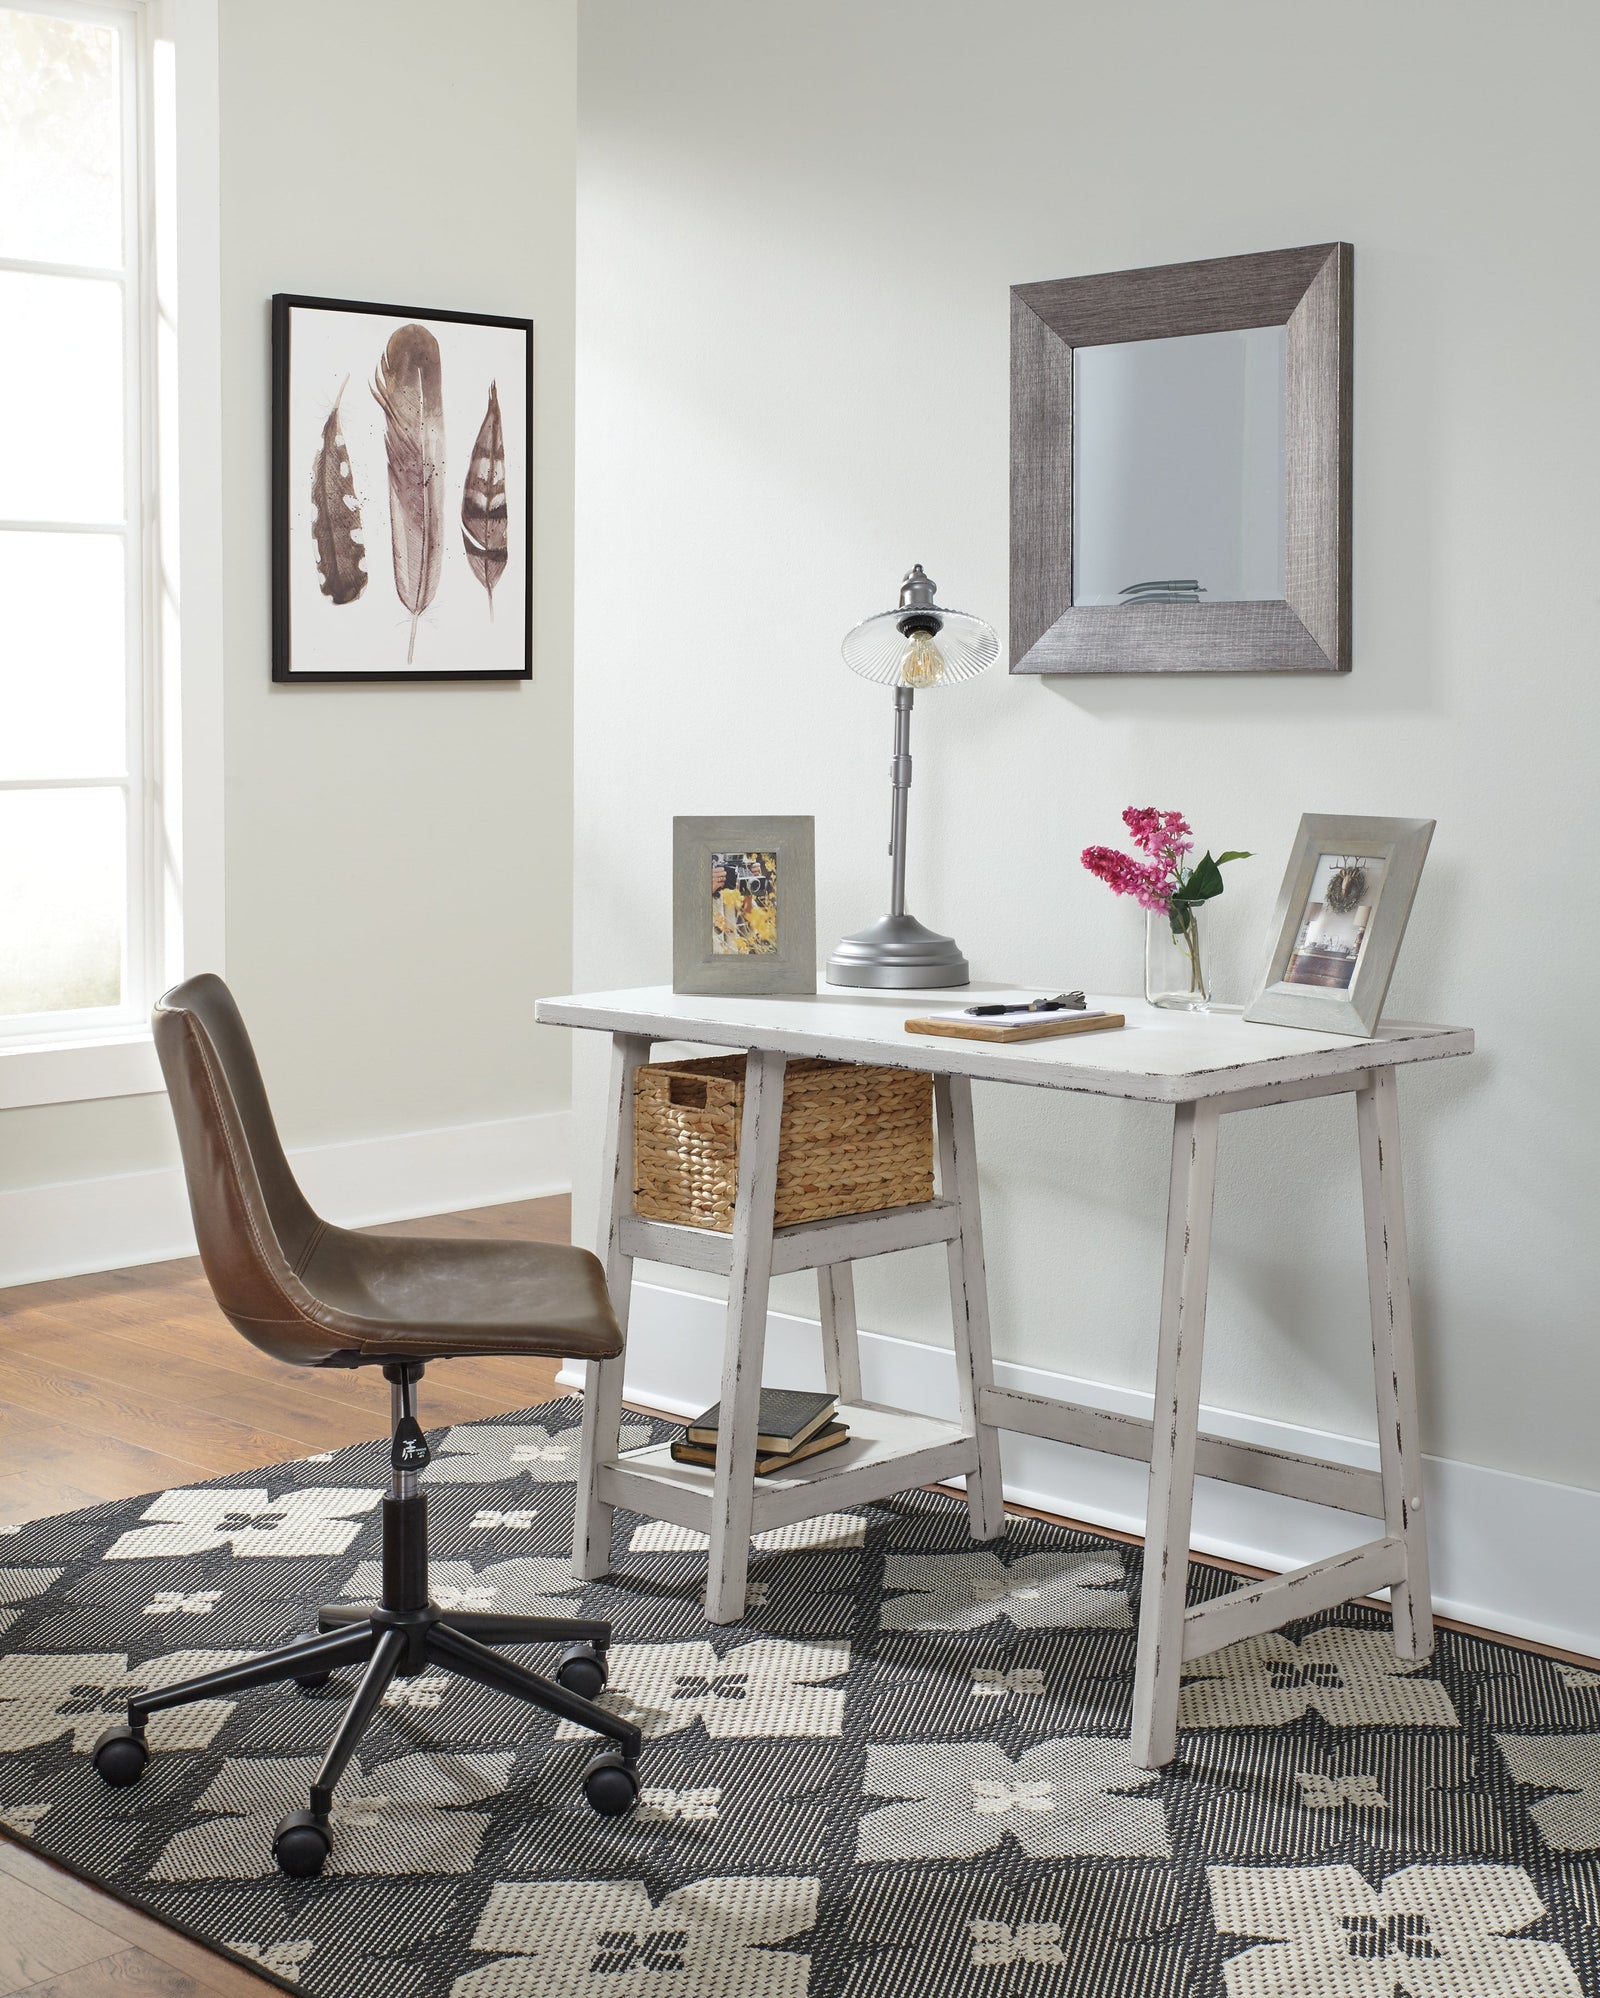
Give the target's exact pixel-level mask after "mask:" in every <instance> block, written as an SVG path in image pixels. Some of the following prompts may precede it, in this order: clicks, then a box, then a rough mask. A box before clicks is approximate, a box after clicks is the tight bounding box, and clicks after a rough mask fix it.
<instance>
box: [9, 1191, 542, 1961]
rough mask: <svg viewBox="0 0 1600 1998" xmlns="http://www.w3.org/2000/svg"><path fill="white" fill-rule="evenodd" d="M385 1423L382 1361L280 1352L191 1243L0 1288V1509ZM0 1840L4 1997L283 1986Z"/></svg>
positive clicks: (514, 1212) (491, 1408)
mask: <svg viewBox="0 0 1600 1998" xmlns="http://www.w3.org/2000/svg"><path fill="white" fill-rule="evenodd" d="M568 1228H569V1221H568V1203H567V1201H566V1199H565V1198H559V1199H554V1200H528V1201H519V1202H517V1203H515V1204H514V1205H512V1206H508V1207H489V1208H480V1209H477V1210H476V1211H474V1212H472V1213H469V1214H447V1215H442V1216H439V1217H437V1218H434V1219H429V1220H423V1221H402V1222H396V1223H395V1224H394V1225H393V1226H392V1227H391V1228H388V1229H386V1230H384V1232H385V1233H388V1234H395V1235H457V1236H471V1235H481V1236H485V1237H487V1236H492V1235H502V1236H503V1235H512V1236H518V1237H522V1238H524V1239H527V1240H532V1241H539V1242H565V1241H566V1240H568V1239H569V1237H568ZM557 1365H558V1362H556V1361H554V1360H451V1361H449V1362H448V1363H442V1364H440V1365H439V1366H437V1367H435V1368H433V1369H432V1370H431V1371H430V1372H429V1374H428V1377H427V1379H426V1380H425V1381H424V1382H423V1388H422V1419H423V1421H424V1422H426V1423H429V1424H433V1423H440V1422H472V1421H475V1420H477V1419H478V1418H479V1417H481V1416H485V1415H503V1414H504V1413H505V1412H506V1411H507V1410H508V1409H513V1408H526V1407H528V1406H529V1404H530V1403H533V1402H538V1401H548V1400H550V1399H551V1398H552V1396H554V1395H558V1394H560V1393H561V1392H562V1390H561V1389H560V1388H558V1387H557V1385H556V1378H555V1376H556V1369H557ZM388 1426H389V1390H388V1387H387V1386H386V1384H385V1383H384V1381H383V1380H382V1379H381V1378H379V1377H378V1375H377V1374H376V1372H375V1371H361V1372H340V1373H319V1372H317V1371H316V1370H315V1369H312V1368H291V1367H286V1366H284V1365H283V1364H282V1362H281V1361H278V1360H272V1359H269V1358H268V1357H267V1355H266V1354H265V1353H259V1352H257V1351H256V1349H255V1347H254V1346H252V1345H250V1344H249V1343H248V1342H247V1341H246V1340H244V1339H241V1338H240V1336H239V1334H238V1333H237V1332H235V1331H234V1329H233V1327H232V1326H231V1325H229V1324H228V1322H227V1320H226V1319H225V1318H224V1317H223V1316H222V1314H221V1312H220V1311H218V1309H217V1307H216V1305H215V1304H214V1303H213V1302H212V1298H211V1292H210V1290H209V1288H208V1287H207V1285H206V1280H205V1277H204V1275H203V1274H202V1272H201V1269H200V1262H199V1258H198V1257H193V1256H191V1257H188V1258H186V1259H185V1260H184V1261H182V1262H175V1263H152V1264H149V1265H147V1266H146V1267H144V1268H142V1269H134V1270H112V1271H108V1272H107V1273H105V1274H104V1275H100V1276H85V1277H68V1278H64V1279H63V1280H61V1281H60V1282H57V1283H38V1284H28V1285H25V1286H19V1287H17V1288H14V1289H11V1290H0V1466H3V1468H0V1522H4V1521H8V1520H18V1521H20V1520H27V1519H40V1518H42V1517H44V1515H45V1514H47V1513H52V1512H73V1511H76V1510H77V1509H78V1508H79V1507H80V1506H86V1505H97V1504H99V1503H100V1502H101V1501H102V1500H104V1499H117V1498H134V1497H137V1496H138V1494H139V1493H141V1492H148V1491H159V1490H161V1489H163V1488H164V1487H167V1486H171V1485H186V1484H194V1483H197V1482H199V1481H200V1480H202V1479H205V1478H214V1477H218V1476H220V1475H221V1474H222V1473H223V1472H224V1471H243V1470H251V1469H254V1468H255V1467H256V1466H257V1465H261V1464H273V1463H281V1462H282V1461H284V1460H285V1459H286V1458H289V1457H308V1456H310V1455H312V1454H313V1452H315V1451H318V1450H337V1449H340V1448H342V1447H343V1445H345V1444H346V1443H359V1442H360V1441H361V1440H362V1439H363V1438H364V1437H368V1436H381V1435H383V1434H384V1433H385V1432H386V1431H387V1429H388ZM276 1988H277V1987H276V1986H274V1985H269V1984H268V1983H267V1981H266V1980H265V1979H264V1978H260V1977H256V1976H253V1975H252V1974H251V1973H250V1972H249V1971H248V1970H245V1969H243V1968H242V1967H240V1966H238V1965H236V1964H232V1963H229V1962H227V1961H225V1960H224V1959H223V1958H221V1957H219V1956H214V1955H213V1954H212V1953H211V1951H210V1950H207V1949H202V1948H201V1947H200V1945H199V1944H198V1943H191V1942H189V1941H187V1940H186V1939H185V1938H184V1937H183V1936H180V1935H176V1934H174V1932H173V1931H172V1930H171V1929H167V1928H163V1927H162V1926H161V1924H160V1923H159V1922H155V1921H152V1920H150V1918H149V1917H148V1916H145V1915H141V1914H138V1913H136V1912H135V1911H134V1910H133V1909H131V1908H129V1907H127V1906H125V1905H124V1904H123V1903H122V1902H120V1901H118V1900H115V1899H114V1898H113V1897H112V1896H111V1895H109V1894H103V1893H101V1892H100V1890H99V1889H98V1888H95V1887H90V1886H86V1885H85V1884H84V1883H83V1882H82V1881H80V1880H77V1879H75V1878H74V1877H73V1876H72V1875H71V1874H70V1873H66V1872H63V1871H62V1869H61V1868H60V1867H57V1866H52V1865H51V1864H50V1863H49V1862H48V1861H47V1860H44V1859H41V1858H39V1857H38V1856H37V1855H36V1854H34V1853H31V1852H28V1851H26V1850H25V1849H24V1848H23V1847H21V1846H19V1845H15V1844H12V1843H10V1842H9V1841H7V1840H5V1839H0V1998H15V1994H19V1993H23V1992H26V1993H27V1994H28V1998H214V1994H228V1998H239V1994H250V1998H259V1994H260V1993H261V1992H263V1991H268V1990H275V1989H276Z"/></svg>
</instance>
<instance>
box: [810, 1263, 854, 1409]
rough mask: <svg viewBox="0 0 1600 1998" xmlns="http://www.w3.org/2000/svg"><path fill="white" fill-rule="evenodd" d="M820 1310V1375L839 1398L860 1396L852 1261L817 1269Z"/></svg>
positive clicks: (851, 1399)
mask: <svg viewBox="0 0 1600 1998" xmlns="http://www.w3.org/2000/svg"><path fill="white" fill-rule="evenodd" d="M817 1304H818V1308H819V1309H820V1310H821V1313H822V1378H823V1382H824V1384H825V1385H826V1387H827V1390H828V1392H829V1394H833V1395H837V1396H838V1397H839V1399H840V1401H843V1402H852V1401H859V1400H860V1399H861V1341H860V1338H859V1337H858V1335H857V1330H856V1273H855V1266H854V1265H853V1264H851V1263H824V1264H823V1265H822V1266H821V1267H820V1268H819V1269H818V1271H817Z"/></svg>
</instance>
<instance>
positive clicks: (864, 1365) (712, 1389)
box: [559, 1283, 1600, 1656]
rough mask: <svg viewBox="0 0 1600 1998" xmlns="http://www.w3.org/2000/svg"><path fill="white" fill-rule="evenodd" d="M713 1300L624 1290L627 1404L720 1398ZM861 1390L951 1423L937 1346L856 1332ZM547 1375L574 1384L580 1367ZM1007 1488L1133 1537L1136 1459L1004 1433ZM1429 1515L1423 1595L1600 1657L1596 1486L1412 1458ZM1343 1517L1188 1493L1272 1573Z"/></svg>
mask: <svg viewBox="0 0 1600 1998" xmlns="http://www.w3.org/2000/svg"><path fill="white" fill-rule="evenodd" d="M723 1317H724V1314H723V1306H722V1304H721V1302H720V1301H719V1300H718V1299H716V1298H714V1297H707V1296H704V1295H701V1294H699V1293H695V1292H689V1291H681V1290H670V1289H668V1288H666V1287H665V1286H664V1285H659V1284H651V1283H636V1284H635V1285H634V1290H633V1306H632V1317H631V1319H630V1323H629V1330H628V1368H627V1387H626V1392H627V1394H628V1397H629V1399H630V1400H634V1401H639V1402H643V1403H645V1404H646V1405H647V1406H649V1407H652V1408H662V1409H666V1410H668V1411H670V1412H671V1413H673V1414H681V1415H685V1416H688V1415H695V1414H698V1413H699V1411H700V1410H701V1409H702V1408H704V1407H706V1406H707V1405H708V1404H709V1403H710V1402H713V1401H715V1400H716V1399H717V1395H718V1392H719V1385H720V1374H721V1366H722V1333H723ZM995 1371H996V1376H997V1378H998V1380H999V1382H1000V1384H1001V1385H1002V1386H1003V1387H1011V1388H1019V1389H1021V1390H1023V1391H1024V1392H1026V1393H1031V1394H1047V1395H1054V1396H1056V1397H1058V1398H1060V1399H1063V1400H1069V1401H1080V1402H1085V1403H1087V1404H1088V1405H1090V1406H1091V1407H1094V1408H1103V1409H1110V1410H1113V1411H1115V1412H1117V1413H1120V1414H1132V1415H1142V1416H1145V1417H1148V1416H1149V1414H1150V1407H1151V1398H1150V1396H1148V1395H1140V1394H1135V1393H1132V1392H1129V1391H1128V1390H1126V1389H1122V1388H1113V1387H1107V1386H1106V1385H1104V1384H1103V1383H1102V1382H1098V1381H1085V1380H1075V1379H1073V1378H1071V1377H1069V1376H1067V1375H1065V1374H1056V1373H1050V1372H1047V1371H1046V1370H1045V1369H1043V1368H1039V1367H1026V1366H1017V1365H1014V1364H1010V1363H1007V1362H1005V1361H1001V1362H999V1363H998V1364H997V1366H996V1370H995ZM765 1372H766V1378H767V1379H768V1380H769V1381H782V1382H783V1384H784V1385H785V1386H788V1387H807V1388H820V1387H821V1386H822V1364H821V1358H820V1353H819V1345H818V1337H817V1326H816V1324H815V1322H814V1321H812V1320H809V1319H805V1318H796V1317H793V1316H791V1315H789V1314H788V1313H784V1312H773V1313H772V1315H771V1317H770V1318H769V1320H768V1324H767V1364H766V1369H765ZM861 1373H862V1386H863V1390H864V1392H865V1394H866V1397H867V1399H868V1400H869V1401H880V1402H886V1403H888V1404H890V1405H891V1406H894V1407H900V1408H910V1409H915V1410H917V1411H918V1412H919V1413H921V1414H925V1415H936V1416H943V1417H946V1418H947V1419H954V1417H955V1415H956V1412H957V1411H956V1394H955V1376H954V1370H953V1364H952V1361H951V1356H950V1354H949V1352H948V1351H947V1350H944V1349H942V1348H940V1347H936V1346H924V1345H919V1344H915V1343H913V1342H912V1341H910V1340H905V1339H895V1338H890V1337H888V1336H887V1335H885V1334H883V1333H878V1332H863V1333H862V1335H861ZM559 1378H560V1379H561V1381H562V1382H563V1383H565V1384H566V1385H568V1386H581V1385H582V1380H583V1375H582V1370H581V1369H580V1368H573V1367H569V1368H568V1369H567V1370H566V1371H564V1372H563V1373H562V1374H561V1375H560V1376H559ZM1201 1420H1202V1424H1203V1426H1204V1427H1205V1428H1206V1429H1208V1430H1211V1431H1212V1432H1214V1433H1215V1434H1217V1435H1220V1436H1228V1437H1232V1438H1235V1439H1237V1440H1238V1441H1240V1442H1247V1443H1258V1444H1262V1445H1264V1446H1265V1447H1267V1448H1269V1449H1275V1450H1293V1451H1296V1452H1298V1453H1299V1454H1301V1455H1304V1456H1311V1457H1326V1458H1330V1459H1332V1460H1333V1461H1335V1462H1342V1463H1351V1464H1360V1465H1363V1466H1366V1467H1376V1464H1377V1461H1378V1449H1377V1445H1376V1443H1367V1442H1363V1441H1361V1440H1360V1439H1359V1438H1356V1437H1352V1436H1335V1435H1329V1434H1325V1433H1324V1432H1322V1431H1320V1430H1313V1429H1301V1428H1296V1427H1294V1426H1292V1425H1290V1424H1287V1423H1280V1422H1269V1421H1266V1420H1263V1419H1262V1418H1261V1417H1259V1416H1253V1415H1239V1414H1236V1413H1234V1412H1233V1411H1231V1410H1228V1409H1221V1408H1206V1409H1204V1410H1203V1411H1202V1415H1201ZM1001 1454H1002V1457H1003V1459H1004V1464H1005V1490H1006V1496H1007V1497H1008V1498H1010V1499H1013V1500H1015V1501H1017V1502H1018V1503H1019V1504H1022V1505H1034V1506H1039V1507H1041V1508H1043V1509H1044V1510H1046V1511H1050V1512H1061V1513H1067V1514H1069V1515H1070V1516H1071V1517H1072V1518H1074V1519H1082V1520H1087V1521H1089V1522H1091V1523H1092V1524H1094V1525H1097V1526H1111V1527H1116V1528H1118V1529H1119V1530H1121V1531H1123V1532H1128V1533H1142V1532H1143V1531H1144V1502H1145V1478H1146V1472H1145V1467H1144V1465H1142V1464H1140V1463H1137V1462H1135V1461H1133V1460H1132V1459H1129V1458H1126V1457H1109V1456H1103V1455H1101V1454H1100V1453H1099V1452H1098V1451H1093V1450H1080V1449H1076V1448H1074V1447H1072V1446H1070V1445H1067V1444H1061V1443H1051V1442H1047V1441H1045V1440H1044V1439H1043V1438H1041V1437H1034V1436H1010V1435H1008V1436H1005V1437H1004V1438H1003V1439H1002V1445H1001ZM1424 1476H1425V1483H1426V1496H1427V1500H1428V1506H1429V1512H1430V1519H1431V1524H1430V1528H1429V1533H1430V1543H1431V1545H1430V1552H1431V1556H1432V1564H1433V1594H1434V1603H1435V1606H1436V1608H1437V1609H1438V1611H1439V1612H1440V1614H1441V1615H1444V1616H1451V1617H1457V1618H1459V1619H1461V1620H1462V1621H1463V1622H1466V1623H1476V1624H1482V1625H1484V1626H1485V1627H1486V1628H1488V1629H1492V1630H1500V1631H1505V1632H1507V1633H1508V1634H1509V1635H1511V1636H1515V1637H1526V1638H1531V1639H1533V1640H1534V1641H1535V1642H1536V1643H1541V1644H1554V1645H1560V1646H1562V1647H1564V1648H1565V1649H1567V1650H1572V1651H1581V1652H1584V1653H1586V1654H1589V1655H1591V1656H1592V1655H1595V1654H1600V1492H1591V1491H1583V1490H1580V1489H1578V1488H1576V1487H1574V1486H1571V1485H1553V1484H1546V1483H1544V1482H1543V1481H1542V1480H1540V1479H1538V1478H1524V1477H1515V1476H1512V1475H1510V1474H1509V1473H1507V1472H1504V1471H1491V1470H1485V1469H1483V1468H1481V1467H1480V1466H1478V1465H1475V1464H1461V1463H1455V1462H1452V1461H1450V1460H1449V1459H1445V1458H1438V1457H1429V1458H1427V1459H1425V1460H1424ZM1371 1537H1372V1536H1371V1532H1370V1530H1363V1528H1362V1527H1361V1526H1359V1525H1357V1524H1356V1522H1355V1521H1354V1520H1353V1519H1352V1517H1351V1516H1350V1515H1349V1514H1348V1513H1339V1512H1334V1511H1331V1510H1330V1509H1328V1508H1326V1507H1324V1506H1311V1505H1305V1504H1303V1503H1300V1502H1299V1501H1297V1500H1294V1499H1287V1498H1281V1497H1279V1496H1277V1495H1276V1494H1275V1493H1271V1492H1259V1491H1253V1490H1250V1489H1249V1488H1248V1487H1246V1486H1243V1485H1228V1484H1221V1483H1218V1482H1217V1481H1216V1480H1214V1479H1210V1478H1201V1479H1200V1480H1199V1481H1198V1483H1197V1485H1196V1487H1195V1507H1194V1532H1193V1544H1194V1546H1195V1547H1196V1549H1198V1550H1199V1551H1200V1552H1202V1553H1206V1554H1217V1555H1221V1556H1222V1557H1223V1558H1224V1559H1228V1560H1236V1561H1244V1562H1248V1563H1250V1564H1251V1565H1252V1566H1255V1567H1261V1568H1271V1569H1274V1570H1280V1571H1281V1570H1283V1569H1288V1568H1295V1567H1299V1566H1300V1565H1301V1564H1302V1563H1304V1562H1307V1561H1315V1560H1318V1559H1320V1558H1321V1557H1322V1556H1323V1555H1326V1554H1334V1553H1338V1552H1339V1551H1340V1550H1341V1549H1343V1548H1346V1547H1350V1546H1353V1545H1357V1544H1359V1543H1360V1542H1361V1541H1363V1540H1365V1539H1370V1538H1371Z"/></svg>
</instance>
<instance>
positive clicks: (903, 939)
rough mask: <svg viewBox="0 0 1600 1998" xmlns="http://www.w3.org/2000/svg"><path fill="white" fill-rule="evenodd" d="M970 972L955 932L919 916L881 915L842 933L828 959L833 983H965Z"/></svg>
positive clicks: (912, 987)
mask: <svg viewBox="0 0 1600 1998" xmlns="http://www.w3.org/2000/svg"><path fill="white" fill-rule="evenodd" d="M971 976H972V973H971V970H970V968H969V967H968V964H967V960H966V959H965V958H964V957H963V956H962V955H961V952H960V950H959V949H958V948H957V946H956V942H955V939H954V938H953V937H942V936H940V935H939V933H938V931H937V930H930V929H925V928H924V927H923V925H922V924H921V923H919V922H918V921H917V919H916V917H915V916H880V917H879V919H878V921H877V922H875V923H874V924H873V925H872V927H871V928H870V929H866V930H857V931H856V933H855V935H854V936H851V937H845V938H843V939H842V940H841V941H840V943H839V944H838V945H837V946H836V947H835V949H834V953H833V955H832V957H830V958H829V959H828V971H827V980H828V983H829V984H830V985H870V986H875V987H879V988H887V989H889V990H907V991H913V992H920V991H925V990H930V989H932V988H933V987H935V986H946V985H965V984H966V983H967V982H968V980H969V979H970V978H971Z"/></svg>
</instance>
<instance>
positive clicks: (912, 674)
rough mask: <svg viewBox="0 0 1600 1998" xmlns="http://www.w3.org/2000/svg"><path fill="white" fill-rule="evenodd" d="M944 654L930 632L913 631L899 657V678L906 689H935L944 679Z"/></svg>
mask: <svg viewBox="0 0 1600 1998" xmlns="http://www.w3.org/2000/svg"><path fill="white" fill-rule="evenodd" d="M944 665H945V661H944V654H943V653H942V652H941V651H940V650H939V648H938V646H937V645H935V644H934V642H933V633H932V632H931V631H914V632H912V633H911V634H910V643H909V644H908V645H907V647H906V649H905V651H904V652H903V653H901V655H900V678H901V680H902V682H903V683H904V684H905V685H906V686H908V687H937V686H938V684H939V682H940V681H941V680H942V679H943V678H944Z"/></svg>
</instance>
